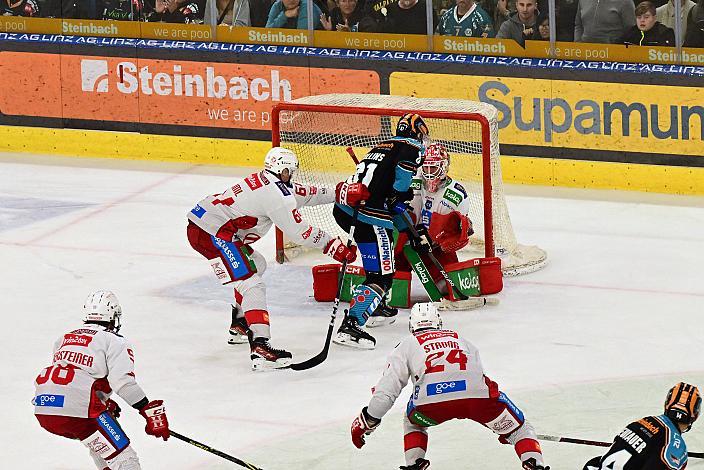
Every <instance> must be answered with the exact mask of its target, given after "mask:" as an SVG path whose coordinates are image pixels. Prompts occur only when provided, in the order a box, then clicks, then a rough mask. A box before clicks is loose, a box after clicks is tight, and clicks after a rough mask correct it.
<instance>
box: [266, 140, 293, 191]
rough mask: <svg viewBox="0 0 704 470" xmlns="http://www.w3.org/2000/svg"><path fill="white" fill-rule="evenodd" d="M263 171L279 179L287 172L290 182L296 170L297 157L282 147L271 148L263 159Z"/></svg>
mask: <svg viewBox="0 0 704 470" xmlns="http://www.w3.org/2000/svg"><path fill="white" fill-rule="evenodd" d="M264 169H265V170H266V171H268V172H269V173H271V174H273V175H275V176H276V177H277V178H279V179H281V173H282V172H283V171H284V170H288V174H289V179H288V181H289V182H290V181H291V180H292V179H293V174H294V173H295V172H296V170H298V157H296V154H295V153H293V151H292V150H289V149H285V148H283V147H273V148H272V149H271V150H269V151H268V152H267V153H266V156H265V157H264Z"/></svg>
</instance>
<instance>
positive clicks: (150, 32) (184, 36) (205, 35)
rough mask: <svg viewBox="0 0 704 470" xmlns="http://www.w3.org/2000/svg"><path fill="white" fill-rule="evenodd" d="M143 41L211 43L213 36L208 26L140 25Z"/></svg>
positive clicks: (212, 31) (211, 29)
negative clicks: (167, 40)
mask: <svg viewBox="0 0 704 470" xmlns="http://www.w3.org/2000/svg"><path fill="white" fill-rule="evenodd" d="M140 29H141V37H142V38H144V39H169V40H176V41H213V40H214V38H215V34H213V33H214V30H213V28H212V27H211V26H210V25H203V24H173V23H140Z"/></svg>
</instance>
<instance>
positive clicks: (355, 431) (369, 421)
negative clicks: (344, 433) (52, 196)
mask: <svg viewBox="0 0 704 470" xmlns="http://www.w3.org/2000/svg"><path fill="white" fill-rule="evenodd" d="M379 424H381V420H380V419H378V418H374V417H373V416H371V415H370V414H369V413H367V407H366V406H365V407H364V408H362V412H361V413H359V416H357V418H355V420H354V421H353V422H352V429H351V430H350V431H351V432H352V444H354V446H355V447H356V448H357V449H361V448H362V446H363V445H364V444H365V442H364V436H366V435H369V434H371V433H373V432H374V430H375V429H376V428H377V427H379Z"/></svg>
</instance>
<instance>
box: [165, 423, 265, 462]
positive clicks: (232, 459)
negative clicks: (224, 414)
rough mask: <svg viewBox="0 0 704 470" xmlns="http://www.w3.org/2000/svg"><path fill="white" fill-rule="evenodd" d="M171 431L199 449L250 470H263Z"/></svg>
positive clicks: (178, 437)
mask: <svg viewBox="0 0 704 470" xmlns="http://www.w3.org/2000/svg"><path fill="white" fill-rule="evenodd" d="M169 433H170V434H171V435H172V436H173V437H175V438H176V439H180V440H182V441H183V442H187V443H189V444H190V445H192V446H194V447H198V448H199V449H202V450H204V451H206V452H210V453H211V454H215V455H217V456H218V457H222V458H223V459H225V460H229V461H230V462H234V463H236V464H237V465H239V466H241V467H244V468H248V469H249V470H262V469H261V468H259V467H257V466H256V465H252V464H251V463H247V462H245V461H244V460H240V459H238V458H237V457H233V456H231V455H229V454H226V453H225V452H221V451H219V450H217V449H213V448H212V447H210V446H209V445H206V444H203V443H202V442H198V441H196V440H194V439H191V438H190V437H186V436H184V435H183V434H179V433H177V432H176V431H171V430H170V431H169Z"/></svg>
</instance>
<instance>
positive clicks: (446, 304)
mask: <svg viewBox="0 0 704 470" xmlns="http://www.w3.org/2000/svg"><path fill="white" fill-rule="evenodd" d="M498 304H499V299H497V298H496V297H470V298H468V299H465V300H455V301H450V300H447V299H442V300H441V301H440V302H437V303H436V306H437V308H438V310H474V309H477V308H481V307H483V306H485V305H498Z"/></svg>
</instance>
